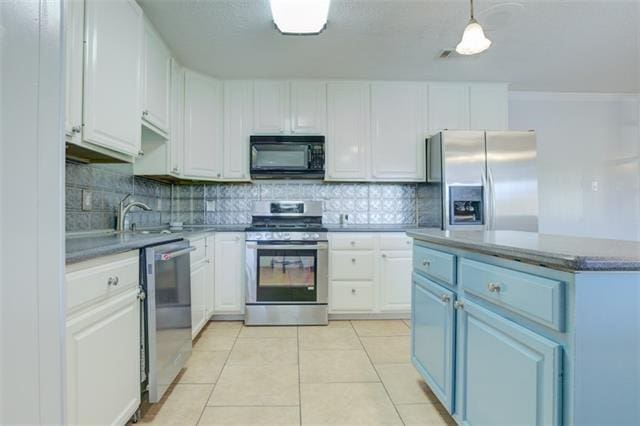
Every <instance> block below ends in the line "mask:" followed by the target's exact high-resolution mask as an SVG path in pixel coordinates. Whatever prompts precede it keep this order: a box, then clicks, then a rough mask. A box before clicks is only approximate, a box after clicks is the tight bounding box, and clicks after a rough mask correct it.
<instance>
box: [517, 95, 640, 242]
mask: <svg viewBox="0 0 640 426" xmlns="http://www.w3.org/2000/svg"><path fill="white" fill-rule="evenodd" d="M639 99H640V97H639V96H635V95H606V94H561V93H534V92H511V94H510V100H509V125H510V128H511V129H513V130H525V129H534V130H536V132H537V140H538V175H539V188H538V191H539V202H540V232H543V233H552V234H564V235H578V236H589V237H598V238H615V239H625V240H640V129H639V122H640V100H639Z"/></svg>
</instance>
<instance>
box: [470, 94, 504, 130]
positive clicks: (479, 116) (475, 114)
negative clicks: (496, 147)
mask: <svg viewBox="0 0 640 426" xmlns="http://www.w3.org/2000/svg"><path fill="white" fill-rule="evenodd" d="M469 119H470V125H469V127H470V128H471V129H473V130H507V129H508V128H509V89H508V87H507V85H506V84H472V85H471V86H470V87H469Z"/></svg>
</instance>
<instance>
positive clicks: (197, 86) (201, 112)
mask: <svg viewBox="0 0 640 426" xmlns="http://www.w3.org/2000/svg"><path fill="white" fill-rule="evenodd" d="M184 127H185V128H184V159H183V161H184V173H183V175H184V176H185V177H191V178H214V179H215V178H220V177H222V88H221V84H220V82H219V81H217V80H215V79H213V78H211V77H207V76H205V75H202V74H199V73H196V72H193V71H186V72H185V93H184Z"/></svg>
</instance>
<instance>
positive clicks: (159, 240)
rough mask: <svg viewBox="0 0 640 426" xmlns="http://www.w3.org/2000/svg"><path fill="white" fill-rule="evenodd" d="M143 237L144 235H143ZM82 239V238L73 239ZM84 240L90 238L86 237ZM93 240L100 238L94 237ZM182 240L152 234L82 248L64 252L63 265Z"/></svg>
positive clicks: (175, 236)
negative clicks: (146, 236)
mask: <svg viewBox="0 0 640 426" xmlns="http://www.w3.org/2000/svg"><path fill="white" fill-rule="evenodd" d="M143 235H145V234H143ZM74 238H82V237H74ZM86 238H92V237H90V236H87V237H86ZM94 238H100V237H99V236H95V237H94ZM182 239H184V237H183V236H182V235H181V234H153V235H148V238H145V237H142V236H141V237H140V238H139V239H136V240H133V241H127V242H121V241H114V242H113V243H111V244H105V245H99V246H97V247H93V248H91V247H89V248H86V247H85V248H83V249H82V250H78V251H75V252H66V254H65V265H72V264H74V263H80V262H84V261H87V260H91V259H96V258H98V257H104V256H111V255H114V254H119V253H125V252H128V251H132V250H140V249H141V248H142V247H147V246H153V245H157V244H163V243H168V242H171V241H179V240H182Z"/></svg>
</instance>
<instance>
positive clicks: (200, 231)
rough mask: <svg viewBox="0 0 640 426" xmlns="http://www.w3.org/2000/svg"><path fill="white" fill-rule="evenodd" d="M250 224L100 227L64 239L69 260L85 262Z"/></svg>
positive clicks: (233, 229)
mask: <svg viewBox="0 0 640 426" xmlns="http://www.w3.org/2000/svg"><path fill="white" fill-rule="evenodd" d="M246 227H247V225H210V226H190V227H185V228H184V230H183V231H180V232H172V233H159V230H158V229H153V230H148V231H145V230H141V231H135V232H123V233H117V232H114V231H97V232H91V233H82V234H68V235H67V238H66V242H65V246H66V264H67V265H68V264H71V263H77V262H82V261H84V260H89V259H94V258H96V257H101V256H108V255H111V254H117V253H123V252H125V251H129V250H138V249H141V248H142V247H146V246H150V245H155V244H161V243H166V242H169V241H176V240H181V239H185V238H186V239H189V238H198V237H200V235H204V234H207V233H211V232H244V229H245V228H246Z"/></svg>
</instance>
